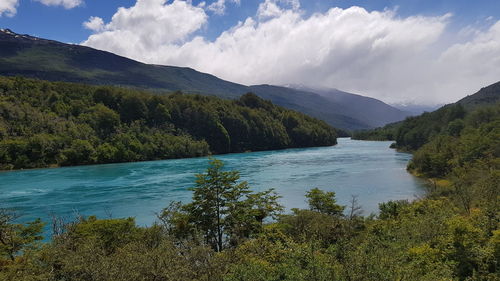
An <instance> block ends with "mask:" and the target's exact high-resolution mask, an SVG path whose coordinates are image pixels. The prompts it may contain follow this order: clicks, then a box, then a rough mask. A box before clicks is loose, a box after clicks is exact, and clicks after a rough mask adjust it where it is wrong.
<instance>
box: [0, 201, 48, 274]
mask: <svg viewBox="0 0 500 281" xmlns="http://www.w3.org/2000/svg"><path fill="white" fill-rule="evenodd" d="M15 218H16V216H15V214H14V213H12V212H10V211H8V210H5V209H0V265H1V264H2V262H1V259H2V258H8V259H10V260H11V261H14V260H15V258H16V255H18V254H21V253H22V252H23V251H26V250H28V249H32V248H34V247H35V246H36V242H37V241H40V240H42V239H43V237H42V236H41V235H40V233H41V232H42V229H43V226H44V223H42V222H41V221H40V219H37V220H34V221H32V222H28V223H26V224H19V223H13V221H14V219H15ZM0 267H1V266H0Z"/></svg>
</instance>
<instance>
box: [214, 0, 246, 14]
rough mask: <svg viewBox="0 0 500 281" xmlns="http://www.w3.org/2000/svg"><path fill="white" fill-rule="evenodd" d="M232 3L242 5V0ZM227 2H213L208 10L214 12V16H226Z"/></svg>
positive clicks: (224, 0) (233, 0)
mask: <svg viewBox="0 0 500 281" xmlns="http://www.w3.org/2000/svg"><path fill="white" fill-rule="evenodd" d="M229 1H230V2H233V3H235V4H237V5H239V4H240V0H229ZM226 2H228V1H226V0H217V1H215V2H213V3H212V4H210V5H209V6H208V7H207V9H208V10H210V11H212V12H213V13H214V14H217V15H224V14H225V12H226Z"/></svg>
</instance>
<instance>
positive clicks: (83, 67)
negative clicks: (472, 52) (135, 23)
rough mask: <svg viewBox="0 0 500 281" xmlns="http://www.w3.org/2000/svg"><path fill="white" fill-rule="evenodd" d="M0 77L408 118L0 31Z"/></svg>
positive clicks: (349, 97) (370, 122)
mask: <svg viewBox="0 0 500 281" xmlns="http://www.w3.org/2000/svg"><path fill="white" fill-rule="evenodd" d="M0 75H4V76H24V77H30V78H38V79H43V80H50V81H66V82H78V83H86V84H94V85H117V86H124V87H131V88H137V89H147V90H151V91H154V92H157V93H165V92H171V91H177V90H180V91H184V92H188V93H198V94H204V95H216V96H219V97H223V98H231V99H237V98H239V97H240V96H241V95H243V94H245V93H247V92H255V93H256V94H257V95H259V96H260V97H262V98H265V99H268V100H271V101H272V102H273V103H275V104H277V105H280V106H284V107H288V108H291V109H294V110H298V111H301V112H303V113H306V114H309V115H311V116H313V117H316V118H320V119H323V120H324V121H326V122H328V123H329V124H330V125H332V126H334V127H337V128H342V129H347V130H360V129H369V128H374V127H377V126H381V125H384V124H386V123H389V122H394V121H398V120H402V119H403V118H404V117H405V116H407V115H408V113H405V112H402V111H399V110H397V109H395V108H393V107H390V106H389V105H387V104H384V103H383V102H381V101H378V100H376V99H372V98H367V97H363V96H359V95H353V94H349V93H345V92H341V91H336V90H335V91H333V90H330V91H326V92H323V91H310V90H303V89H292V88H287V87H278V86H270V85H259V86H250V87H249V86H245V85H241V84H237V83H232V82H229V81H225V80H222V79H219V78H217V77H216V76H214V75H210V74H206V73H201V72H198V71H196V70H194V69H191V68H186V67H174V66H161V65H151V64H144V63H140V62H137V61H134V60H131V59H128V58H125V57H121V56H118V55H115V54H113V53H110V52H105V51H100V50H96V49H93V48H89V47H85V46H80V45H72V44H65V43H61V42H57V41H52V40H47V39H42V38H37V37H33V36H29V35H22V34H17V33H14V32H12V31H11V30H9V29H1V30H0Z"/></svg>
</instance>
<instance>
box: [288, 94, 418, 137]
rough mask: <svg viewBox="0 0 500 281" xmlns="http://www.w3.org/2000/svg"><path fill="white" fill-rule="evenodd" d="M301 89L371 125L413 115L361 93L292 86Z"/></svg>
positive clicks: (381, 124)
mask: <svg viewBox="0 0 500 281" xmlns="http://www.w3.org/2000/svg"><path fill="white" fill-rule="evenodd" d="M293 87H295V88H297V89H301V90H303V91H308V92H312V93H316V94H319V95H321V96H322V97H324V98H326V99H328V100H329V101H331V102H334V103H336V104H339V105H341V106H342V109H341V111H339V113H341V114H349V116H351V117H352V118H355V119H356V120H361V121H362V122H363V123H365V124H368V125H370V126H372V127H380V126H383V125H385V124H388V123H393V122H396V121H400V120H403V119H405V118H406V117H407V116H410V115H414V114H412V113H411V112H407V111H403V110H400V109H397V108H395V107H393V106H390V105H388V104H386V103H384V102H382V101H380V100H377V99H374V98H370V97H365V96H362V95H357V94H352V93H347V92H344V91H340V90H337V89H320V88H316V89H315V88H308V87H305V86H293Z"/></svg>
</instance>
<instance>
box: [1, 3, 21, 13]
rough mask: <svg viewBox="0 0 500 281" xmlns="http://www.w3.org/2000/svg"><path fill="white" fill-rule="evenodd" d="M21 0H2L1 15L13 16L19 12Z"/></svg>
mask: <svg viewBox="0 0 500 281" xmlns="http://www.w3.org/2000/svg"><path fill="white" fill-rule="evenodd" d="M18 5H19V0H0V17H1V16H4V15H5V16H7V17H13V16H14V15H15V14H16V13H17V6H18Z"/></svg>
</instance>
